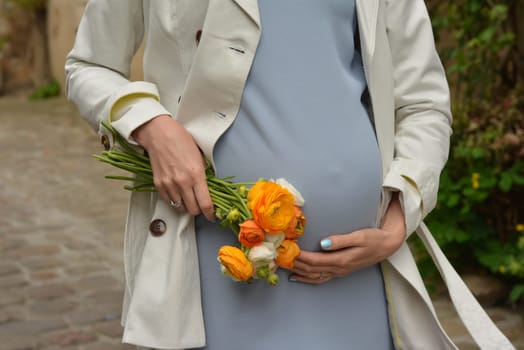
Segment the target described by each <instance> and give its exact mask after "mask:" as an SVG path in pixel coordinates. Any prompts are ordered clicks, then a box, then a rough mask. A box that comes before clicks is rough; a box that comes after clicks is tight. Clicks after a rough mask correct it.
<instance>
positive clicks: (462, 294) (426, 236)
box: [417, 223, 515, 350]
mask: <svg viewBox="0 0 524 350" xmlns="http://www.w3.org/2000/svg"><path fill="white" fill-rule="evenodd" d="M417 234H418V236H419V237H420V239H422V241H423V242H424V244H425V246H426V249H427V250H428V252H429V254H430V255H431V257H432V258H433V262H434V263H435V265H436V266H437V268H438V269H439V271H440V275H441V276H442V279H443V280H444V283H446V286H447V288H448V291H449V295H450V297H451V301H452V302H453V305H454V306H455V309H456V310H457V312H458V314H459V315H460V317H461V319H462V321H463V322H464V325H465V326H466V328H467V329H468V331H469V333H470V334H471V336H472V337H473V339H474V340H475V342H476V343H477V344H478V346H479V347H480V348H481V349H482V350H495V349H496V350H515V347H514V346H513V345H512V344H511V343H510V341H509V340H508V339H507V338H506V336H505V335H504V334H503V333H502V332H501V331H500V330H499V329H498V328H497V326H496V325H495V324H494V323H493V321H492V320H491V319H490V318H489V316H488V315H487V314H486V312H485V311H484V309H483V308H482V306H480V304H479V303H478V301H477V300H476V299H475V297H474V296H473V294H471V291H470V290H469V289H468V287H467V286H466V284H465V283H464V281H463V280H462V279H461V278H460V276H459V275H458V273H457V272H456V271H455V269H454V268H453V266H451V264H450V262H449V261H448V259H447V258H446V256H445V255H444V253H443V252H442V250H441V249H440V247H439V246H438V244H437V242H436V241H435V239H434V238H433V235H432V234H431V232H430V231H429V229H428V228H427V227H426V225H425V224H424V223H422V224H421V225H420V226H419V228H418V229H417Z"/></svg>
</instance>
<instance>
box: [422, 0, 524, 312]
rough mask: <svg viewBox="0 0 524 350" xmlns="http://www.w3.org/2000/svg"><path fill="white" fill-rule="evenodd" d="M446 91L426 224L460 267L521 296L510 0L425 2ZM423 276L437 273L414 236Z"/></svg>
mask: <svg viewBox="0 0 524 350" xmlns="http://www.w3.org/2000/svg"><path fill="white" fill-rule="evenodd" d="M430 5H432V6H429V7H430V9H431V12H432V13H431V16H432V19H433V26H434V31H435V34H436V39H437V46H438V48H439V52H440V55H441V58H442V60H443V63H444V65H445V67H446V70H447V72H448V77H449V80H450V85H451V89H452V110H453V117H454V122H453V136H452V139H451V152H450V158H449V161H448V163H447V165H446V168H445V169H444V171H443V173H442V175H441V183H440V190H439V200H438V205H437V208H436V209H435V210H434V211H433V212H432V214H431V215H430V216H429V217H428V219H427V223H428V226H429V227H430V229H431V230H432V232H433V234H434V236H435V238H436V239H437V241H438V242H439V244H440V245H441V247H442V248H443V249H444V251H445V252H446V255H447V256H448V257H449V258H450V260H451V261H452V262H453V264H454V265H455V266H456V267H457V268H458V269H459V271H462V272H464V271H470V270H474V271H477V272H478V270H488V271H489V272H491V273H493V274H495V275H498V276H500V277H501V278H504V279H505V280H507V282H508V283H509V284H510V285H511V286H512V292H511V293H510V296H509V299H511V300H512V301H515V302H516V301H518V300H519V299H523V298H524V200H523V199H522V198H524V97H523V96H524V95H523V94H522V93H523V88H522V74H523V73H524V72H522V71H520V70H519V67H518V64H519V62H517V60H516V58H518V57H522V56H521V55H520V53H518V48H517V40H519V39H520V40H524V38H517V37H516V34H515V33H517V32H518V31H517V30H516V27H515V21H514V20H513V18H512V17H511V16H510V14H511V13H512V11H513V10H514V7H515V6H517V1H516V0H515V1H505V0H493V1H485V0H460V1H455V2H451V1H440V2H438V3H436V2H430ZM414 244H415V247H416V250H417V256H418V258H419V263H420V267H421V270H422V272H423V274H425V275H426V277H428V276H429V277H431V276H432V275H435V274H436V270H435V268H434V267H433V265H432V264H429V261H430V258H429V257H428V256H427V253H425V252H424V250H423V249H422V247H421V245H420V243H418V242H414Z"/></svg>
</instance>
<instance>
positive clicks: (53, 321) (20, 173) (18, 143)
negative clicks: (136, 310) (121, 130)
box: [0, 97, 524, 350]
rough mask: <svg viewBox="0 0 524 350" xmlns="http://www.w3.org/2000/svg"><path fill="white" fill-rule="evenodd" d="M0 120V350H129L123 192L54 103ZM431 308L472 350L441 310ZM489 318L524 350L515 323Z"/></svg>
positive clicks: (515, 319)
mask: <svg viewBox="0 0 524 350" xmlns="http://www.w3.org/2000/svg"><path fill="white" fill-rule="evenodd" d="M0 123H1V125H2V126H1V127H0V149H1V150H2V151H1V152H0V164H1V165H0V169H1V170H0V213H1V214H0V350H26V349H43V350H54V349H61V350H73V349H74V350H106V349H131V348H132V347H130V346H127V345H122V344H120V337H121V332H122V331H121V328H120V324H119V317H120V312H121V299H122V290H123V266H122V256H121V255H122V250H121V246H122V231H123V225H124V219H125V210H126V204H127V198H128V194H127V193H126V192H125V191H123V190H122V185H121V184H119V183H115V182H111V181H108V180H104V179H103V175H104V174H105V173H106V172H108V167H107V166H104V165H103V164H101V163H97V162H96V161H95V160H93V159H92V158H91V157H90V156H91V154H92V153H97V152H99V151H100V150H101V146H100V145H99V141H98V138H97V137H96V135H95V134H94V133H93V132H92V131H91V130H90V128H89V126H88V125H87V124H86V123H85V122H83V121H82V120H81V118H79V117H78V114H77V113H76V111H75V109H74V108H73V107H72V106H71V105H69V104H68V103H67V102H65V101H64V100H63V99H61V98H59V99H52V100H48V101H41V102H27V100H25V99H23V98H19V97H13V98H2V99H0ZM436 307H437V310H438V312H439V314H440V315H441V319H442V321H443V324H444V326H445V328H446V329H448V331H449V332H450V334H451V336H452V337H453V338H454V339H456V340H457V341H459V344H460V347H461V349H466V350H469V349H476V347H475V346H474V345H473V343H472V341H471V340H470V338H469V337H468V336H467V332H466V331H465V329H464V327H463V326H462V325H461V324H460V322H459V320H458V319H457V317H456V315H455V313H454V311H453V308H452V306H451V305H450V303H449V302H448V301H447V300H445V299H439V300H437V301H436ZM488 312H489V313H490V315H491V316H492V317H493V319H494V320H495V321H496V322H497V324H498V325H499V326H500V327H501V329H502V330H503V332H504V333H506V334H507V335H508V336H509V337H510V338H511V339H512V341H513V342H514V343H515V344H516V346H517V347H518V348H519V349H524V325H523V321H522V317H521V316H520V315H518V314H517V313H515V312H512V311H510V310H507V309H500V308H491V309H488ZM493 350H495V349H493Z"/></svg>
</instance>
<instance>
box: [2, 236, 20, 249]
mask: <svg viewBox="0 0 524 350" xmlns="http://www.w3.org/2000/svg"><path fill="white" fill-rule="evenodd" d="M25 244H26V241H25V240H23V239H20V238H4V237H1V236H0V252H2V253H6V252H9V251H12V250H14V249H19V248H21V247H22V246H24V245H25Z"/></svg>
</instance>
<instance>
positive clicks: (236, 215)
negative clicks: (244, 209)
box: [227, 208, 240, 222]
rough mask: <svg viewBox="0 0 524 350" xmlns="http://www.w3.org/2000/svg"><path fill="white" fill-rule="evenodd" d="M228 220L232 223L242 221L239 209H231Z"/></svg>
mask: <svg viewBox="0 0 524 350" xmlns="http://www.w3.org/2000/svg"><path fill="white" fill-rule="evenodd" d="M227 219H228V220H229V221H230V222H237V221H238V219H240V211H239V210H238V209H237V208H235V209H231V210H230V211H229V213H228V214H227Z"/></svg>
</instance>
